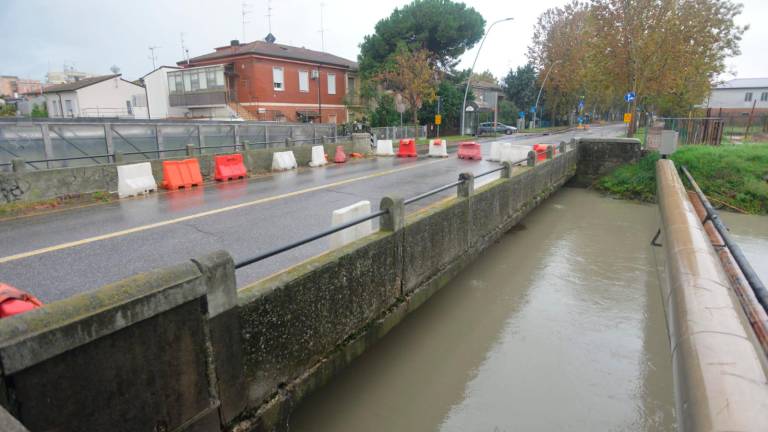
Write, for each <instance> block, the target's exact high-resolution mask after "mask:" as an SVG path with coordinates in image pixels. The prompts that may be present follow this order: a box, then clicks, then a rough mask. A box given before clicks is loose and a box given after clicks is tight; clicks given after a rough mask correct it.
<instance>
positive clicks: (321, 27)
mask: <svg viewBox="0 0 768 432" xmlns="http://www.w3.org/2000/svg"><path fill="white" fill-rule="evenodd" d="M324 8H325V3H322V2H320V44H321V45H320V46H321V47H322V49H321V51H323V52H325V26H324V25H323V9H324Z"/></svg>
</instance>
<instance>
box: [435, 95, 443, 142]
mask: <svg viewBox="0 0 768 432" xmlns="http://www.w3.org/2000/svg"><path fill="white" fill-rule="evenodd" d="M440 102H442V101H441V100H440V96H438V97H437V114H435V125H436V126H437V137H438V138H440V123H442V122H443V116H442V115H441V114H440V112H441V111H440V108H441V105H442V104H441V103H440Z"/></svg>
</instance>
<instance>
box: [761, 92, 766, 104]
mask: <svg viewBox="0 0 768 432" xmlns="http://www.w3.org/2000/svg"><path fill="white" fill-rule="evenodd" d="M760 102H768V92H762V93H761V94H760Z"/></svg>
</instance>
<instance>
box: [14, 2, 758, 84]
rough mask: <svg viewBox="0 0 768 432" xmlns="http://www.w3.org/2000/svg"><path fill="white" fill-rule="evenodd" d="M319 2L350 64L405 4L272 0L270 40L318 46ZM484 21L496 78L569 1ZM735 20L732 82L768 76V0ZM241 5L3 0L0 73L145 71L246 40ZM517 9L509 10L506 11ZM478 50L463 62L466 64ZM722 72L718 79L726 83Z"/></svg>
mask: <svg viewBox="0 0 768 432" xmlns="http://www.w3.org/2000/svg"><path fill="white" fill-rule="evenodd" d="M321 2H322V3H324V4H325V6H324V13H323V16H324V25H323V27H325V29H326V31H325V50H326V51H327V52H330V53H332V54H336V55H339V56H341V57H345V58H348V59H351V60H355V59H356V58H357V53H358V45H359V43H360V42H361V41H362V39H363V36H365V35H366V34H370V33H372V32H373V27H374V25H375V24H376V22H377V21H378V20H379V19H381V18H383V17H386V16H388V15H389V14H390V12H391V11H392V9H394V8H395V7H397V6H402V5H404V4H406V3H408V1H392V0H378V1H361V0H274V1H272V2H271V4H272V33H274V35H275V36H276V37H277V42H279V43H284V44H288V45H296V46H303V47H306V48H310V49H316V50H320V49H322V46H321V37H320V28H321V25H320V4H321ZM466 3H467V4H469V5H471V6H473V7H474V8H475V9H477V10H478V11H479V12H480V13H481V14H482V15H483V16H484V17H485V19H486V21H488V22H491V21H494V20H496V19H499V18H505V17H508V16H511V17H514V19H515V20H514V21H511V22H504V23H500V24H498V25H496V26H495V27H494V28H493V31H492V32H491V33H490V35H489V36H488V39H487V41H486V43H485V47H484V48H483V51H482V53H481V54H480V58H479V60H478V62H477V67H476V70H477V71H482V70H485V69H489V70H491V72H493V73H494V75H496V76H497V77H499V78H500V77H502V76H503V75H505V74H506V73H507V72H508V71H509V69H510V68H513V67H517V66H519V65H522V64H524V63H525V62H526V58H525V51H526V47H527V45H528V43H529V42H530V36H531V33H532V31H533V26H534V24H535V22H536V18H537V17H538V16H539V15H540V14H541V13H542V12H544V11H545V10H546V9H547V8H550V7H555V6H560V5H563V4H565V3H567V1H566V0H537V1H520V0H519V1H509V0H496V1H493V0H470V1H467V2H466ZM743 3H744V5H745V8H744V13H743V14H742V15H741V16H740V17H739V20H738V21H739V24H741V25H743V24H751V25H752V28H751V29H750V30H749V31H747V33H746V34H745V35H744V40H743V41H742V44H741V48H742V53H743V54H742V55H741V56H739V57H737V58H733V59H730V60H729V61H728V66H729V68H730V69H731V70H732V71H734V72H736V74H737V75H738V76H739V77H742V78H750V77H765V76H768V56H767V55H765V44H766V42H768V26H766V25H765V23H766V21H768V1H766V0H744V1H743ZM247 4H248V5H249V6H248V8H249V10H250V11H251V12H250V13H249V14H248V15H247V16H246V20H247V21H248V23H247V24H246V37H245V39H246V40H247V41H251V40H255V39H261V38H263V37H264V36H265V35H266V34H267V33H268V27H267V7H268V6H267V5H268V1H267V0H249V1H248V2H247ZM241 5H242V2H241V1H240V0H130V1H116V0H67V1H58V0H48V1H46V0H0V28H1V29H2V32H0V75H19V76H22V77H28V78H36V79H44V76H45V73H46V72H47V71H48V70H49V69H50V70H61V68H62V65H63V64H67V65H74V66H75V68H76V69H78V70H82V71H85V72H90V73H95V74H106V73H109V68H110V66H112V65H117V66H118V67H120V69H121V72H122V73H123V75H124V77H125V78H128V79H136V78H139V77H141V76H142V75H144V74H145V73H147V72H149V71H151V70H152V61H151V60H150V57H149V55H150V53H149V49H148V47H150V46H157V47H159V48H158V50H157V56H158V60H157V63H158V65H160V64H167V65H172V64H175V63H176V62H177V61H179V60H181V59H182V49H181V33H184V40H185V45H186V46H187V48H188V49H189V52H190V55H191V56H192V57H194V56H197V55H201V54H205V53H207V52H210V51H212V50H213V48H214V47H217V46H222V45H226V44H228V43H229V41H230V39H241V40H242V39H243V36H242V33H243V31H242V17H241V10H242V6H241ZM513 5H514V6H513ZM476 50H477V47H475V48H474V49H473V50H471V51H469V52H467V53H465V54H464V56H463V57H462V63H461V66H463V67H469V66H471V64H472V60H473V59H474V56H475V53H476ZM731 77H732V75H727V76H725V77H724V78H731Z"/></svg>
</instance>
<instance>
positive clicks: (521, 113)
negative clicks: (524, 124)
mask: <svg viewBox="0 0 768 432" xmlns="http://www.w3.org/2000/svg"><path fill="white" fill-rule="evenodd" d="M517 115H519V116H520V118H523V117H525V111H520V112H519V113H517Z"/></svg>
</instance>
